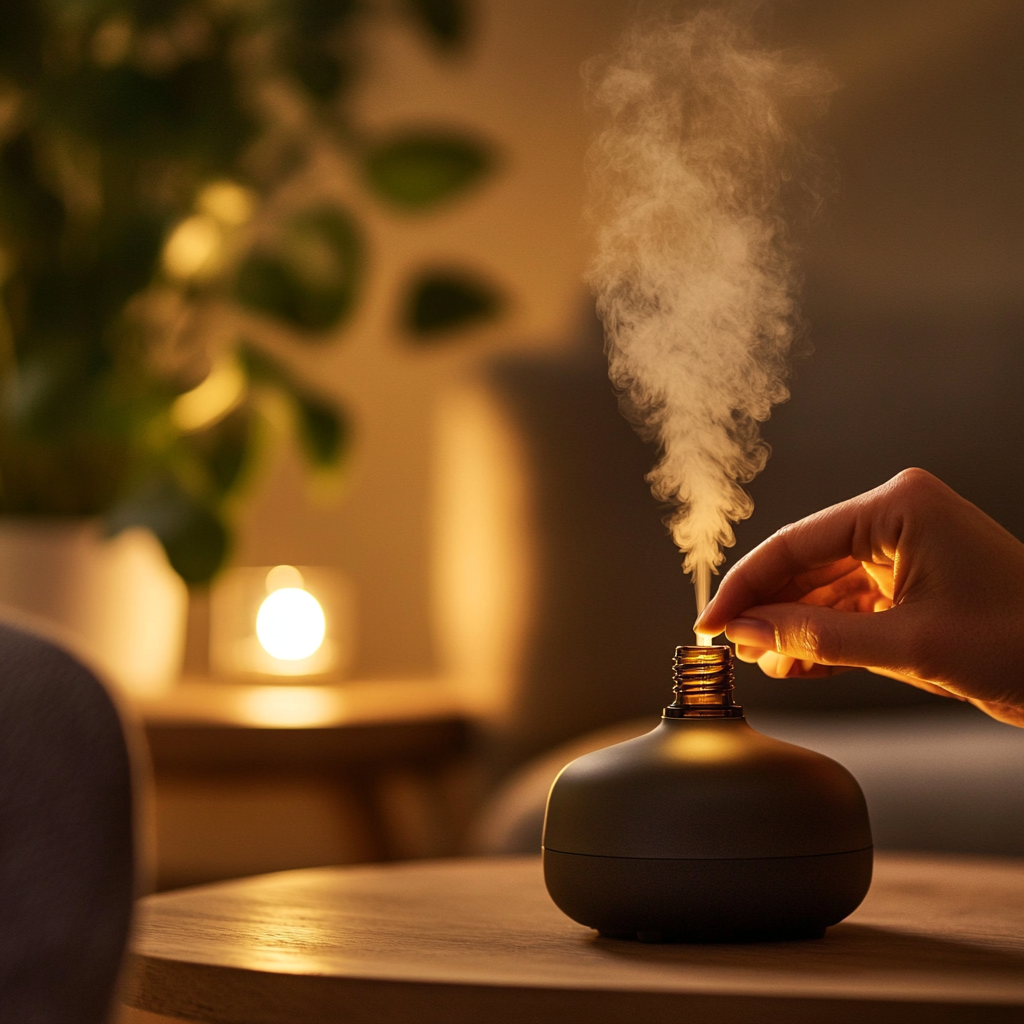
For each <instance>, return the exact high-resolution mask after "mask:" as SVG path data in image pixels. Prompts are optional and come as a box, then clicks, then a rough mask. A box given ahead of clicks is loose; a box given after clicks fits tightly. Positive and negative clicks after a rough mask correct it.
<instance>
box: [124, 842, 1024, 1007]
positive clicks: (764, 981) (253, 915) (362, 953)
mask: <svg viewBox="0 0 1024 1024" xmlns="http://www.w3.org/2000/svg"><path fill="white" fill-rule="evenodd" d="M130 977H131V981H130V983H129V987H128V991H127V997H126V1001H127V1002H128V1003H129V1004H130V1005H132V1006H135V1007H138V1008H140V1009H143V1010H148V1011H150V1012H154V1013H162V1014H166V1015H168V1016H172V1017H182V1018H185V1019H188V1020H201V1021H210V1022H232V1024H240V1022H246V1024H304V1022H310V1024H312V1022H315V1024H333V1022H342V1021H345V1022H359V1024H362V1022H365V1024H370V1022H373V1024H403V1022H405V1021H409V1022H412V1021H415V1022H416V1024H430V1022H432V1021H437V1022H439V1024H440V1022H444V1024H460V1022H467V1024H468V1022H473V1024H477V1022H480V1021H485V1022H487V1024H501V1022H505V1021H509V1022H512V1021H514V1022H516V1024H537V1022H543V1021H549V1020H550V1021H558V1022H559V1024H568V1022H572V1021H575V1020H586V1021H587V1022H588V1024H600V1022H609V1024H610V1022H629V1024H636V1022H637V1021H640V1020H642V1021H643V1022H644V1024H649V1022H653V1024H658V1022H661V1021H664V1022H668V1021H673V1022H675V1024H678V1022H680V1021H682V1020H686V1021H707V1022H710V1021H715V1022H726V1021H737V1022H738V1021H746V1022H749V1021H751V1020H757V1021H758V1022H759V1024H761V1022H766V1021H775V1020H778V1021H786V1022H787V1024H796V1022H800V1021H817V1020H826V1019H827V1020H828V1021H830V1024H834V1022H837V1021H851V1022H852V1021H863V1020H865V1019H870V1020H871V1021H872V1022H878V1021H889V1020H892V1021H894V1022H895V1021H899V1022H900V1024H906V1022H909V1021H917V1020H920V1021H928V1022H929V1024H934V1022H936V1021H947V1020H948V1021H960V1020H963V1021H968V1020H969V1021H977V1020H980V1019H982V1017H981V1016H979V1014H980V1013H983V1014H984V1020H985V1021H986V1022H988V1021H1002V1020H1004V1019H1005V1020H1006V1021H1010V1020H1016V1021H1020V1020H1022V1019H1024V1009H1022V1008H1024V863H1022V862H1020V861H1011V860H998V859H988V858H967V857H948V856H925V855H907V854H904V855H893V854H888V855H886V854H879V855H878V857H877V860H876V870H875V880H874V883H873V885H872V889H871V892H870V893H869V895H868V897H867V899H866V900H865V902H864V904H863V905H862V906H861V907H860V908H859V909H858V910H857V911H856V912H855V913H854V914H853V915H852V916H851V917H850V918H848V919H847V920H846V921H844V922H843V923H841V924H839V925H837V926H836V927H834V928H831V929H829V931H828V933H827V934H826V937H825V938H824V939H821V940H817V941H803V942H780V943H767V944H737V945H675V944H671V945H645V944H641V943H637V942H626V941H616V940H613V939H602V938H599V937H598V936H597V935H596V933H595V932H593V931H590V930H589V929H587V928H584V927H581V926H580V925H578V924H576V923H574V922H573V921H571V920H569V919H568V918H567V917H565V916H564V915H563V914H562V913H561V912H560V911H559V910H558V909H557V908H556V907H555V906H554V904H553V903H552V902H551V900H550V899H549V898H548V895H547V892H546V890H545V888H544V882H543V878H542V874H541V866H540V861H539V859H538V858H501V859H480V860H450V861H435V862H419V863H415V862H414V863H406V864H400V865H374V866H364V867H350V868H313V869H305V870H300V871H286V872H281V873H278V874H272V875H262V876H259V877H255V878H246V879H240V880H237V881H231V882H221V883H217V884H214V885H207V886H201V887H197V888H194V889H186V890H180V891H177V892H169V893H162V894H159V895H155V896H150V897H147V898H146V899H144V900H143V901H141V906H140V911H139V918H138V924H137V929H136V935H135V940H134V943H133V952H132V963H131V975H130ZM866 1004H868V1005H869V1007H870V1018H868V1017H866V1016H865V1011H866V1010H867V1009H868V1005H866ZM980 1007H985V1009H984V1010H980V1009H979V1008H980Z"/></svg>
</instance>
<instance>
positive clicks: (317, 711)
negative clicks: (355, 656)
mask: <svg viewBox="0 0 1024 1024" xmlns="http://www.w3.org/2000/svg"><path fill="white" fill-rule="evenodd" d="M241 708H242V712H243V714H244V715H245V718H246V720H247V721H249V722H251V723H252V724H253V725H262V726H278V727H287V726H292V727H294V726H305V727H307V728H309V727H311V726H324V725H329V724H330V723H331V722H335V721H337V720H338V719H339V717H341V715H342V713H343V711H344V709H345V701H344V697H343V695H341V694H339V693H337V692H335V691H333V690H330V689H327V688H326V687H322V686H257V687H253V688H252V689H249V690H245V691H243V693H242V694H241Z"/></svg>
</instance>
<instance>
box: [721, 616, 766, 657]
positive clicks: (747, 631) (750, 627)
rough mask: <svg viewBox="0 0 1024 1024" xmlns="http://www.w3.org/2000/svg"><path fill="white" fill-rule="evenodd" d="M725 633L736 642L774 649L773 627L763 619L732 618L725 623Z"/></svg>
mask: <svg viewBox="0 0 1024 1024" xmlns="http://www.w3.org/2000/svg"><path fill="white" fill-rule="evenodd" d="M725 635H726V636H727V637H728V638H729V639H730V640H731V641H732V642H733V643H736V644H744V645H745V646H747V647H760V648H761V650H763V651H774V650H776V645H775V627H774V626H773V625H772V624H771V623H770V622H765V621H764V620H763V619H733V620H732V622H729V623H726V626H725Z"/></svg>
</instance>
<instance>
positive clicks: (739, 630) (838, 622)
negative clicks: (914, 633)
mask: <svg viewBox="0 0 1024 1024" xmlns="http://www.w3.org/2000/svg"><path fill="white" fill-rule="evenodd" d="M903 611H904V609H901V608H899V607H896V608H890V609H887V610H886V611H882V612H841V611H836V609H834V608H826V607H821V606H818V605H810V604H769V605H760V606H757V607H754V608H749V609H747V610H746V611H745V612H744V613H743V617H742V618H738V619H733V620H732V621H731V622H729V623H728V624H727V625H726V627H725V635H726V636H727V637H728V638H729V639H730V640H732V641H733V642H734V643H738V644H741V645H743V646H746V647H754V648H759V649H760V650H763V651H775V652H777V653H778V654H784V655H786V656H788V657H790V658H794V659H796V660H797V661H814V662H816V663H817V664H819V665H850V666H854V667H857V668H868V667H878V668H887V669H891V670H893V671H897V672H898V671H901V670H905V669H906V668H907V667H908V665H907V664H906V663H907V662H908V658H907V653H908V651H909V650H910V645H909V643H908V640H909V630H908V626H909V623H908V622H907V621H906V616H905V614H900V613H901V612H903Z"/></svg>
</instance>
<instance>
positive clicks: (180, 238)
mask: <svg viewBox="0 0 1024 1024" xmlns="http://www.w3.org/2000/svg"><path fill="white" fill-rule="evenodd" d="M224 248H225V247H224V229H223V227H222V226H221V224H220V223H219V222H218V221H217V220H215V219H214V218H213V217H211V216H209V215H207V214H197V215H196V216H194V217H188V218H186V219H185V220H183V221H182V222H181V223H180V224H179V225H178V226H177V227H176V228H175V229H174V231H172V232H171V237H170V238H168V239H167V242H166V243H165V244H164V253H163V266H164V270H165V271H166V272H167V273H168V274H169V275H170V276H171V277H176V278H178V279H182V280H184V279H188V278H195V277H210V276H212V275H213V274H215V273H217V271H218V270H220V268H221V266H222V265H223V262H224V255H225V253H224Z"/></svg>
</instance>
